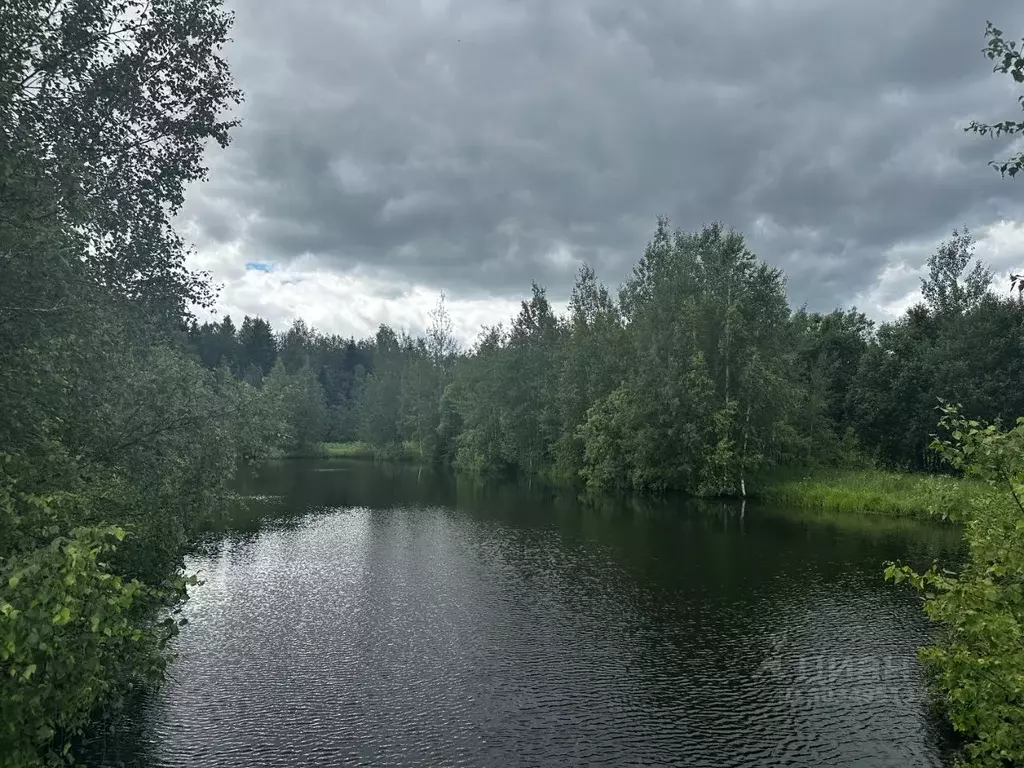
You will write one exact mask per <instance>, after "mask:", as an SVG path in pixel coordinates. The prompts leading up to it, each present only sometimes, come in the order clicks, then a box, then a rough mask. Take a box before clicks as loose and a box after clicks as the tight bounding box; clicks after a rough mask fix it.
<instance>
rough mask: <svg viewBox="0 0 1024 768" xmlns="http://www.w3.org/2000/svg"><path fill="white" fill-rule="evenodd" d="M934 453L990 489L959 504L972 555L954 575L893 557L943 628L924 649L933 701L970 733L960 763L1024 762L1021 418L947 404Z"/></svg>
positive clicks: (899, 573) (895, 575)
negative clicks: (998, 417) (988, 416)
mask: <svg viewBox="0 0 1024 768" xmlns="http://www.w3.org/2000/svg"><path fill="white" fill-rule="evenodd" d="M942 426H943V427H944V432H945V433H946V434H947V435H948V437H944V438H940V439H938V440H936V441H935V444H934V445H935V448H936V450H937V452H938V453H939V454H940V455H942V456H943V457H944V458H945V459H946V460H947V461H949V462H950V464H952V465H953V466H954V467H956V468H957V469H959V470H962V471H963V472H964V473H965V474H966V475H967V476H968V477H970V478H972V479H974V480H975V481H976V482H977V483H978V485H979V486H980V487H982V488H983V489H984V490H982V491H979V492H975V493H972V494H971V495H970V496H969V497H968V499H967V500H966V503H965V504H964V505H962V506H960V507H959V508H958V509H954V510H953V519H955V520H957V521H959V522H961V523H963V527H964V538H965V541H966V544H967V550H968V557H967V561H966V563H965V564H964V565H963V566H962V567H961V568H960V570H959V572H958V573H955V572H953V571H950V570H948V569H946V568H943V567H941V566H940V565H939V564H935V565H933V566H932V567H931V568H930V569H928V570H927V571H925V572H924V573H919V572H917V571H915V570H913V569H912V568H910V567H909V566H906V565H903V564H899V563H890V564H888V567H887V569H886V578H887V579H890V580H892V581H893V582H896V583H900V582H904V581H906V582H908V583H909V584H911V585H912V586H913V587H914V588H915V589H917V591H918V592H919V593H920V594H921V595H922V597H923V598H924V606H925V611H926V612H927V614H928V616H929V617H930V618H931V619H932V620H933V621H935V622H937V623H938V625H939V626H940V627H941V633H940V635H939V640H938V642H937V643H935V644H934V645H932V646H928V647H926V648H923V649H921V652H920V657H921V659H922V661H923V662H924V663H925V665H926V666H927V668H928V669H929V670H930V672H931V673H932V683H933V686H934V688H935V692H936V699H937V701H938V702H939V704H940V705H941V706H942V708H943V710H944V711H945V712H946V714H947V715H948V717H949V719H950V722H952V724H953V727H954V728H955V729H956V731H957V732H958V733H960V734H961V735H962V736H963V737H964V741H965V746H964V759H965V762H964V764H966V765H970V766H977V767H978V768H997V767H999V766H1010V765H1022V764H1024V419H1018V420H1017V422H1016V423H1015V425H1013V426H1012V427H1010V428H1008V429H1000V428H998V427H997V426H995V425H992V424H984V423H982V422H979V421H977V420H975V419H968V418H965V417H964V416H963V415H962V413H961V411H960V409H958V408H956V407H948V408H946V409H944V415H943V419H942Z"/></svg>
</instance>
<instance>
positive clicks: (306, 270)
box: [192, 244, 566, 347]
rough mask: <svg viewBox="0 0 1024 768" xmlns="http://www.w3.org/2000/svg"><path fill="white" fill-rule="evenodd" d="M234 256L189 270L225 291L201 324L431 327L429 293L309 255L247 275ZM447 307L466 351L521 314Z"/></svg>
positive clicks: (344, 329)
mask: <svg viewBox="0 0 1024 768" xmlns="http://www.w3.org/2000/svg"><path fill="white" fill-rule="evenodd" d="M240 250H241V249H240V248H239V246H237V245H234V244H233V245H227V246H222V247H219V248H214V249H206V250H204V251H202V252H200V253H197V254H196V255H195V257H194V258H193V260H192V266H193V267H196V268H199V269H205V270H208V271H209V272H210V273H211V275H212V276H213V280H214V282H215V283H218V284H221V285H222V286H223V287H222V289H221V292H220V295H219V298H218V302H217V306H216V307H215V309H214V310H213V311H212V312H209V311H200V312H198V313H197V314H199V317H200V319H203V320H205V319H213V318H222V317H224V316H225V315H230V316H231V318H232V320H234V321H235V325H239V324H240V323H241V320H242V317H243V316H245V315H254V316H255V315H258V316H260V317H262V318H264V319H266V320H267V321H269V322H270V324H271V325H272V326H273V328H274V330H276V331H283V330H285V329H287V327H288V326H289V325H291V323H292V322H293V321H294V320H296V319H298V318H302V319H303V320H305V321H306V323H308V324H309V325H311V326H313V327H315V328H317V329H318V330H320V331H321V332H324V333H337V334H340V335H342V336H354V337H356V338H363V337H366V336H371V335H373V334H374V333H375V332H376V331H377V327H378V326H379V325H380V324H381V323H387V324H388V325H390V326H391V327H392V328H394V329H395V330H396V331H399V330H404V331H407V332H409V333H410V334H412V335H414V336H417V335H420V334H422V333H423V332H424V331H425V329H426V328H427V326H428V325H429V323H430V317H429V313H430V311H431V310H433V309H434V307H435V306H436V305H437V301H438V299H439V298H440V292H439V291H438V290H436V289H434V288H429V287H426V286H422V285H409V286H396V285H395V284H394V283H392V282H387V281H383V280H379V279H375V278H372V277H369V276H365V275H360V274H356V273H339V272H337V271H336V270H331V269H329V268H326V267H325V266H324V265H322V264H320V263H318V261H317V260H316V259H315V258H314V257H311V256H305V257H303V258H301V259H298V260H295V261H293V262H291V263H289V264H283V265H282V264H273V265H271V269H270V271H262V270H258V269H248V270H247V269H245V266H244V262H245V258H244V256H243V255H242V254H241V253H240ZM528 290H529V287H527V291H528ZM523 298H524V299H525V298H528V295H527V294H524V296H523ZM445 303H446V306H447V308H448V312H449V314H450V315H451V317H452V324H453V326H454V329H455V333H456V335H457V336H458V338H459V341H460V342H461V343H462V344H463V345H464V346H466V347H469V346H472V343H473V342H474V341H475V340H476V338H477V337H478V336H479V334H480V330H481V327H482V326H485V325H494V324H496V323H505V325H506V326H507V325H508V322H509V320H510V319H511V318H512V317H514V316H515V315H516V314H517V313H518V312H519V302H518V301H516V300H513V299H508V298H481V299H459V298H451V297H448V298H446V302H445ZM552 304H553V305H554V308H555V310H556V311H557V312H564V311H565V309H566V302H565V301H552Z"/></svg>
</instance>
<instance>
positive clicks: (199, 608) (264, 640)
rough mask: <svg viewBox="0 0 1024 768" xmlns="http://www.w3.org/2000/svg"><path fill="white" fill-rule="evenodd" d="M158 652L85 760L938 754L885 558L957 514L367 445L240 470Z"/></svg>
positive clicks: (800, 760)
mask: <svg viewBox="0 0 1024 768" xmlns="http://www.w3.org/2000/svg"><path fill="white" fill-rule="evenodd" d="M246 492H247V493H250V494H252V495H253V496H254V498H253V499H252V503H251V504H250V508H249V510H248V511H245V512H239V513H237V514H234V515H233V516H232V518H231V519H230V520H228V521H226V522H225V524H224V526H223V530H221V531H219V532H218V533H217V534H216V535H214V536H212V537H211V540H210V543H209V545H208V546H207V547H206V549H205V551H204V552H203V553H202V554H200V555H198V556H196V557H194V558H193V559H191V561H190V563H189V565H190V567H191V568H194V569H197V570H198V571H200V573H201V576H202V578H204V579H205V581H206V584H205V586H203V587H200V588H198V589H196V590H194V597H193V599H192V600H191V601H190V602H189V604H188V606H187V607H186V615H187V616H188V618H189V620H190V623H189V624H188V626H186V627H185V628H184V629H183V631H182V634H181V636H180V637H179V638H178V641H177V651H178V653H179V657H178V659H177V660H176V662H175V663H174V665H173V667H172V680H171V682H170V683H169V684H168V685H167V686H166V688H165V689H164V690H163V691H162V692H161V693H160V695H159V696H158V697H157V698H156V700H155V701H153V702H151V703H150V704H149V705H148V706H145V707H143V708H141V709H140V711H139V712H138V713H137V714H136V716H135V718H134V719H133V721H132V723H131V727H130V729H129V732H128V733H126V734H123V735H122V737H121V738H120V739H118V740H116V741H117V743H116V744H110V745H108V746H107V747H106V748H105V757H104V758H103V759H101V760H99V761H98V762H99V764H114V760H115V759H122V760H125V761H126V762H127V764H129V765H139V766H174V767H175V768H178V766H195V767H196V768H215V767H216V768H220V767H221V766H224V767H227V766H231V767H232V768H234V767H235V766H282V768H283V767H284V766H287V767H288V768H295V767H297V766H324V765H368V766H369V765H374V766H400V765H402V766H404V765H410V766H420V765H422V766H444V765H460V766H461V765H465V766H505V765H524V766H525V765H538V766H546V765H553V766H567V765H681V766H716V767H717V766H747V765H778V766H782V765H799V766H900V767H901V768H902V766H939V765H944V764H946V763H947V762H948V750H946V748H945V747H944V746H943V737H942V732H941V728H940V727H939V726H938V725H937V724H936V723H935V722H934V721H933V720H932V719H931V718H930V716H929V714H928V710H927V703H926V699H925V696H924V692H923V686H922V680H921V676H920V672H919V670H918V668H917V664H916V661H915V659H914V649H915V647H916V646H918V645H920V644H922V643H923V642H925V641H926V640H927V639H928V632H929V628H928V626H927V624H926V621H925V620H924V619H923V618H922V616H921V613H920V607H919V604H918V603H917V601H916V598H915V597H914V596H913V595H911V594H910V593H909V591H904V590H901V589H896V588H893V587H891V586H887V585H885V584H884V583H883V582H882V580H881V576H880V572H881V563H882V562H883V561H884V560H887V559H891V558H903V559H906V560H909V561H910V562H913V563H916V564H919V565H920V564H924V563H927V562H930V561H931V560H932V559H933V558H935V557H949V558H952V557H955V553H956V551H957V539H958V535H957V532H956V531H955V530H952V529H947V528H941V527H936V526H930V525H922V524H916V523H911V522H906V521H894V520H890V519H884V518H873V517H863V518H862V517H850V516H835V517H830V516H825V515H820V514H813V513H800V512H787V511H785V510H778V509H767V508H763V507H754V506H750V505H747V506H746V508H745V509H741V508H740V506H738V505H732V504H729V505H726V504H711V505H697V504H693V503H684V502H663V503H652V502H640V501H636V500H612V499H604V500H599V501H594V500H590V501H585V500H580V499H577V498H576V496H575V495H574V494H573V493H571V492H569V493H567V492H564V491H563V492H560V493H554V492H552V491H551V490H548V491H541V490H537V489H533V490H530V489H524V488H519V487H516V486H493V485H492V486H479V485H474V484H472V483H470V482H465V481H456V480H454V479H451V478H445V477H436V476H431V475H430V474H429V473H427V472H426V471H424V472H423V473H422V474H420V473H418V472H417V470H416V469H412V468H402V467H395V466H386V467H382V466H375V465H373V464H370V463H359V462H339V461H334V462H326V461H320V462H287V463H280V464H275V465H273V466H271V467H269V468H268V469H267V470H266V471H265V472H264V473H263V475H262V477H260V478H258V479H255V480H253V481H250V482H247V484H246Z"/></svg>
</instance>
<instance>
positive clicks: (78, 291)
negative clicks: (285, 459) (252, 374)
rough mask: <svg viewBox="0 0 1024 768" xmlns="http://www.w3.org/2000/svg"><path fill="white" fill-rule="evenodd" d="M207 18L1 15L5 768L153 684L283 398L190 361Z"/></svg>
mask: <svg viewBox="0 0 1024 768" xmlns="http://www.w3.org/2000/svg"><path fill="white" fill-rule="evenodd" d="M230 24H231V15H230V14H229V13H227V12H225V11H224V9H223V7H222V5H221V3H220V2H219V1H218V0H187V1H186V0H161V2H148V0H91V1H90V2H77V1H76V0H18V2H8V3H0V30H3V31H2V34H0V37H2V44H0V360H2V361H3V363H2V365H0V404H2V405H0V766H2V768H30V767H31V766H40V765H51V764H67V763H68V762H70V761H72V760H73V758H74V753H75V749H74V747H75V745H76V744H78V743H80V742H81V740H82V738H83V737H84V734H85V733H86V732H87V731H88V729H89V728H90V727H95V726H97V725H98V723H99V722H101V721H102V720H103V719H104V718H105V717H107V716H109V715H111V714H114V713H116V711H117V709H118V706H119V704H120V702H121V701H123V698H124V695H125V694H127V693H129V692H131V691H132V690H137V689H138V688H139V687H140V686H148V685H151V684H155V683H157V682H159V681H160V679H161V678H162V673H163V669H164V666H165V664H166V662H167V656H166V654H165V652H164V650H163V649H164V646H165V644H166V642H167V640H168V639H169V637H170V636H171V635H173V633H174V631H175V629H176V627H177V623H176V619H175V616H174V610H175V607H176V606H177V605H178V603H179V602H180V600H181V599H182V598H183V597H184V590H185V587H186V586H187V583H188V579H186V577H185V574H184V573H183V571H182V565H183V561H182V555H183V553H184V551H185V549H186V547H187V546H188V545H189V542H190V541H191V540H192V539H193V537H194V536H195V534H196V531H197V530H198V529H199V528H200V526H201V525H203V524H204V521H206V520H208V519H209V518H210V516H212V515H215V514H217V513H218V512H219V511H220V510H222V509H223V508H224V507H225V505H226V503H227V499H228V496H229V494H228V492H227V481H228V480H229V478H230V477H231V475H232V473H233V472H234V471H235V468H236V467H237V466H238V465H239V464H240V463H243V462H246V461H258V460H259V459H261V458H262V457H264V456H266V455H267V452H268V448H269V447H270V446H271V445H272V444H275V443H277V442H279V441H280V440H282V439H288V438H289V437H290V434H291V432H292V430H291V425H290V424H289V423H286V422H285V420H284V419H283V415H286V411H287V409H285V408H284V399H285V398H284V397H283V396H278V393H275V391H274V390H273V389H272V388H270V389H268V388H262V389H258V388H256V387H254V386H252V385H251V383H249V382H246V381H244V380H237V379H236V378H234V377H233V376H231V375H230V374H229V373H227V372H225V371H223V370H219V369H216V368H215V369H207V368H205V367H204V366H203V365H201V364H200V363H199V362H198V361H195V360H193V359H192V357H191V355H190V353H189V350H188V349H187V348H186V346H185V344H184V342H185V339H186V338H187V336H186V321H187V318H188V317H189V316H190V315H189V308H190V307H192V306H195V305H208V304H209V302H210V301H211V300H212V291H211V287H210V285H209V283H208V281H207V280H206V277H205V276H204V275H202V274H197V273H194V272H192V271H190V270H189V269H188V268H187V267H186V266H185V248H184V245H183V242H182V240H181V238H180V237H179V236H178V235H177V233H176V232H175V231H174V229H173V228H172V226H171V221H172V219H173V217H174V215H175V214H176V213H177V212H178V211H179V210H180V208H181V205H182V202H183V194H184V188H185V186H186V185H187V184H190V183H193V182H196V181H199V180H201V179H202V178H203V177H204V175H205V168H204V166H203V163H202V154H203V149H204V146H205V144H206V143H207V142H208V141H209V140H211V139H212V140H213V141H216V142H218V143H220V144H222V145H223V144H225V143H226V142H227V135H228V130H229V129H230V128H231V127H232V125H233V124H234V122H233V121H231V120H223V119H221V113H222V112H223V110H225V109H226V108H227V107H229V106H230V105H231V104H232V103H234V102H237V100H238V98H239V93H238V91H237V90H236V89H235V88H234V86H233V84H232V80H231V77H230V74H229V73H228V70H227V65H226V62H225V61H224V59H223V58H222V57H221V55H220V49H221V46H222V45H223V43H224V42H225V40H226V37H227V31H228V28H229V27H230Z"/></svg>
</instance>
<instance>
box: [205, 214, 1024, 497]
mask: <svg viewBox="0 0 1024 768" xmlns="http://www.w3.org/2000/svg"><path fill="white" fill-rule="evenodd" d="M973 250H974V248H973V243H972V239H971V236H970V234H969V233H968V232H967V231H966V230H964V231H957V232H954V233H953V234H952V237H951V238H950V239H948V240H947V241H946V242H944V243H943V244H942V245H941V246H940V247H939V248H938V249H937V250H936V252H935V253H934V254H933V255H932V256H931V257H930V258H929V260H928V275H927V277H926V278H924V279H922V281H921V295H922V297H923V301H922V302H921V303H919V304H916V305H915V306H912V307H910V308H909V309H908V310H907V311H906V313H905V314H904V315H903V316H902V317H900V318H899V319H898V320H896V321H894V322H890V323H883V324H882V325H880V326H876V325H875V324H874V323H873V322H872V321H871V320H870V319H869V318H867V317H866V316H865V315H864V314H863V313H861V312H858V311H857V310H856V309H849V310H841V309H837V310H835V311H833V312H830V313H825V314H823V313H818V312H808V311H807V310H806V309H804V308H801V309H798V310H796V311H793V310H792V309H791V308H790V306H789V304H788V302H787V298H786V286H785V279H784V276H783V275H782V273H781V272H780V271H779V270H778V269H775V268H773V267H771V266H769V265H767V264H765V263H763V262H761V261H759V260H758V259H757V258H756V257H755V256H754V254H752V253H751V252H750V250H749V249H748V248H747V247H746V245H745V244H744V240H743V237H742V235H740V234H739V233H736V232H733V231H728V230H727V229H726V228H725V227H723V226H722V225H720V224H713V225H709V226H706V227H704V228H703V229H702V230H701V231H699V232H693V233H684V232H680V231H678V230H676V231H673V230H672V229H671V228H670V224H669V222H668V221H667V220H665V219H661V220H659V221H658V224H657V228H656V230H655V232H654V236H653V237H652V239H651V240H650V242H649V243H648V245H647V247H646V250H645V251H644V253H643V255H642V257H641V258H640V260H639V262H638V263H637V265H636V266H635V268H634V270H633V273H632V276H631V277H630V279H629V280H627V282H626V283H625V285H623V286H622V288H621V290H620V291H619V292H618V295H617V296H616V295H615V294H613V293H612V292H611V291H609V290H608V288H606V287H605V286H604V285H602V284H601V283H600V282H599V281H598V280H597V277H596V275H595V274H594V271H593V270H592V269H591V268H589V267H587V266H584V267H582V268H581V269H580V271H579V275H578V278H577V280H576V284H575V286H574V288H573V291H572V296H571V299H570V301H569V308H568V313H567V314H566V315H565V316H562V317H559V316H556V314H555V313H554V312H553V310H552V308H551V304H550V303H549V301H548V299H547V297H546V294H545V291H544V289H543V288H541V287H539V286H537V285H534V286H533V289H532V294H531V295H530V298H529V299H528V300H525V301H523V302H522V309H521V310H520V312H519V314H518V315H517V316H516V317H515V318H513V319H512V320H511V322H510V323H509V324H508V326H507V327H506V326H504V325H498V326H495V327H491V328H485V329H484V330H483V331H482V333H481V335H480V337H479V339H478V340H477V342H476V343H475V345H474V347H473V348H472V350H469V351H468V352H461V353H460V351H459V350H458V346H457V344H456V341H455V339H454V337H453V334H452V326H451V321H450V319H449V318H448V316H447V313H446V311H445V308H444V304H443V299H442V302H441V303H439V305H438V307H437V309H436V310H435V311H434V312H433V313H432V319H431V323H430V326H429V328H428V330H427V333H426V335H425V336H423V337H422V338H413V337H411V336H409V335H408V334H405V333H396V332H395V331H394V330H393V329H391V328H389V327H388V326H383V325H382V326H381V327H380V329H379V331H378V332H377V334H376V336H375V337H372V338H367V339H361V340H355V339H352V338H342V337H339V336H334V335H325V334H322V333H318V332H317V331H316V330H315V329H312V328H310V327H308V326H307V325H306V324H305V323H304V322H302V321H301V320H297V321H296V322H295V323H294V324H293V325H292V326H291V327H290V328H288V329H287V330H285V331H283V332H281V333H278V334H275V333H274V331H273V330H272V329H271V328H270V326H269V325H268V324H267V323H266V322H265V321H263V320H261V319H259V318H251V317H246V318H244V320H243V321H242V324H241V327H240V328H237V329H236V328H235V326H234V324H233V323H232V321H231V319H230V318H229V317H226V318H224V319H223V321H221V322H217V323H213V322H207V323H204V324H202V325H198V324H193V325H192V327H191V328H190V331H189V343H190V346H191V348H192V349H193V351H194V354H195V356H196V357H197V359H198V360H200V361H201V362H202V363H203V365H204V366H205V367H206V368H208V369H210V370H223V371H225V374H224V375H225V376H226V375H227V374H226V371H228V370H230V371H231V372H232V373H233V375H234V376H235V377H236V378H238V379H240V380H242V381H245V382H247V383H249V384H251V385H252V386H254V387H256V388H260V387H263V388H266V389H270V390H272V391H273V392H274V393H276V394H275V396H277V397H280V398H282V399H283V400H284V401H285V402H286V403H287V410H288V417H287V420H288V423H289V424H290V425H291V438H292V441H293V443H292V449H293V450H302V449H304V448H305V449H308V448H310V447H312V446H313V445H315V444H316V443H319V442H321V441H352V440H360V441H365V442H367V443H369V444H372V445H374V446H378V447H379V448H380V449H381V450H382V451H384V452H385V453H386V452H387V450H388V449H389V448H393V447H394V446H398V445H401V444H403V443H405V444H412V445H413V446H415V447H416V448H417V449H418V450H420V451H422V453H423V454H424V455H425V456H426V457H428V458H429V459H430V460H432V461H435V462H439V463H442V464H450V465H453V466H454V467H455V468H457V469H459V470H462V471H467V472H472V473H479V474H485V475H486V474H495V473H510V472H511V473H530V472H547V473H551V474H553V475H555V476H557V477H562V478H580V479H582V480H584V481H586V482H587V483H588V484H589V485H591V486H595V487H600V488H631V489H637V490H662V489H679V490H683V491H687V492H691V493H699V494H705V495H719V494H742V493H744V492H745V491H746V490H747V485H748V483H749V481H750V478H751V477H752V476H757V474H758V473H759V472H762V471H763V470H766V469H770V468H772V467H778V466H785V465H799V466H803V467H806V466H814V465H820V464H829V463H831V464H844V465H849V464H850V463H851V462H856V463H864V462H874V463H877V464H880V465H885V466H891V467H898V468H906V469H938V468H939V465H938V455H937V454H935V453H934V452H933V451H931V450H930V449H929V447H928V446H929V443H930V441H931V437H930V436H931V435H932V434H933V433H934V432H935V428H936V424H937V421H938V418H939V411H938V407H939V405H940V402H941V401H946V402H957V403H960V404H962V406H963V408H964V409H965V411H966V412H968V413H970V414H972V415H973V416H976V417H978V418H981V419H986V420H1001V421H1002V422H1003V423H1006V424H1010V423H1012V422H1013V419H1014V417H1015V416H1016V415H1017V414H1019V413H1024V390H1022V388H1021V387H1020V386H1019V382H1021V381H1024V303H1022V302H1021V300H1020V295H1019V294H1017V295H1016V296H1014V295H1010V294H1008V292H1007V290H1006V289H1007V288H1009V283H1008V282H1005V283H1004V282H1003V281H998V282H994V281H993V276H992V274H991V272H990V271H989V270H988V269H987V268H986V267H985V266H984V265H983V264H982V263H980V262H979V261H978V259H976V258H975V257H974V253H973Z"/></svg>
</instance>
